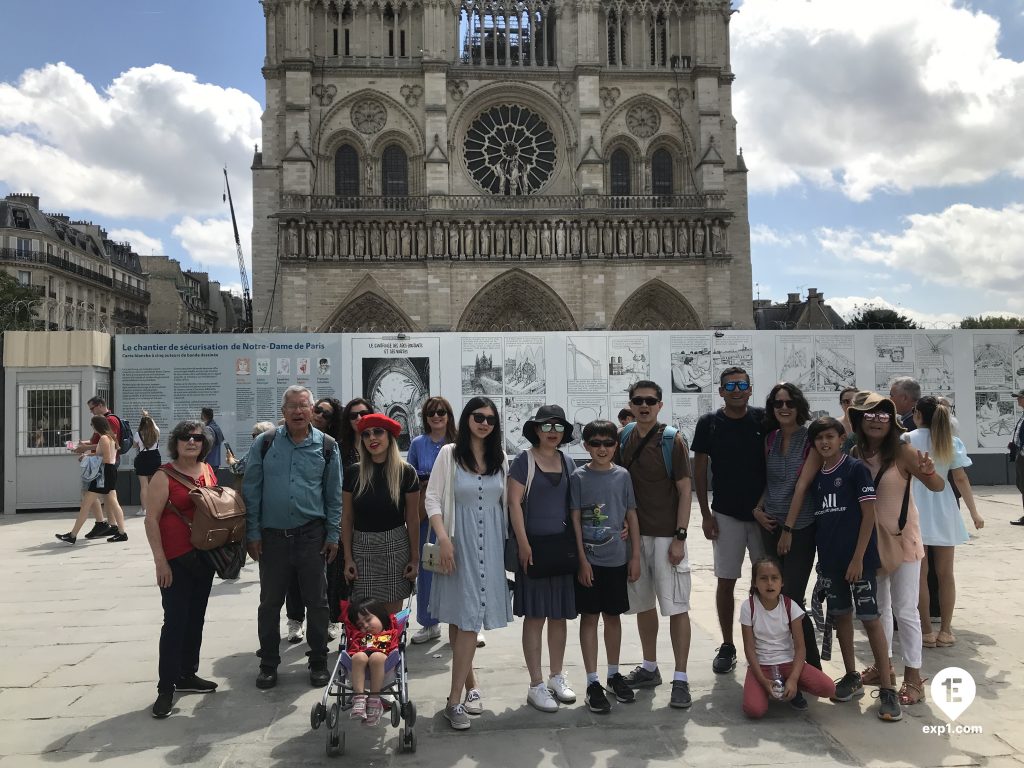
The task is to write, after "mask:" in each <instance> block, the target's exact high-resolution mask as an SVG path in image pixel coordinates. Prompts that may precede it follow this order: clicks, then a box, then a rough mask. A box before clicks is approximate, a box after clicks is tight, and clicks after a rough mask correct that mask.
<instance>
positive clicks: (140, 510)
mask: <svg viewBox="0 0 1024 768" xmlns="http://www.w3.org/2000/svg"><path fill="white" fill-rule="evenodd" d="M135 516H136V517H145V516H146V510H144V509H142V508H140V509H139V511H138V512H136V513H135Z"/></svg>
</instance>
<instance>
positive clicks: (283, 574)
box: [242, 385, 341, 688]
mask: <svg viewBox="0 0 1024 768" xmlns="http://www.w3.org/2000/svg"><path fill="white" fill-rule="evenodd" d="M281 412H282V413H283V414H284V424H283V425H281V426H279V427H277V428H276V429H275V430H272V431H269V432H264V433H263V434H261V435H260V436H259V437H257V438H256V439H255V440H254V441H253V444H252V446H251V447H250V448H249V455H248V456H247V457H246V472H245V478H244V480H243V481H242V494H243V496H244V497H245V510H246V514H245V523H246V531H245V535H246V539H247V540H248V547H247V548H248V550H249V555H250V557H252V559H253V560H256V561H257V562H258V563H259V565H260V607H259V613H258V618H257V626H258V631H259V638H260V671H259V674H258V675H257V676H256V686H257V687H258V688H273V687H274V686H275V685H277V667H278V665H279V664H280V663H281V653H280V648H279V646H280V644H281V606H282V605H284V601H285V595H286V594H287V592H288V585H289V583H290V582H291V580H292V577H293V575H294V576H297V577H298V580H299V587H300V591H301V593H302V600H303V602H304V603H305V606H306V641H307V642H308V643H309V682H310V685H312V686H313V687H316V688H320V687H323V686H325V685H327V682H328V679H329V678H330V674H329V673H328V671H327V621H328V610H327V574H326V571H325V568H324V566H325V560H326V562H327V563H330V562H332V561H333V560H334V559H335V558H336V557H337V556H338V537H339V533H340V530H341V529H340V524H341V462H340V461H339V458H338V450H337V449H336V447H335V446H334V445H333V443H334V439H333V438H331V437H330V436H328V435H324V433H323V432H321V431H320V430H318V429H316V428H315V427H313V426H312V424H310V419H311V418H312V414H313V393H312V392H310V391H309V390H308V389H307V388H306V387H302V386H298V385H293V386H290V387H288V389H286V390H285V391H284V397H283V398H282V401H281ZM268 438H269V439H270V440H271V442H270V447H269V448H267V449H265V450H264V443H265V442H267V440H268Z"/></svg>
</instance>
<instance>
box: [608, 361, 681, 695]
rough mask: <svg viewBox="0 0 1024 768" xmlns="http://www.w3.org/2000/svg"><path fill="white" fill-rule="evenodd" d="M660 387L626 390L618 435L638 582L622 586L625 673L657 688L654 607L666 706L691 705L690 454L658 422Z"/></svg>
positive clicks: (633, 682)
mask: <svg viewBox="0 0 1024 768" xmlns="http://www.w3.org/2000/svg"><path fill="white" fill-rule="evenodd" d="M661 407H662V401H661V387H660V386H658V385H657V384H656V383H654V382H653V381H646V380H642V381H638V382H636V383H635V384H633V385H632V386H631V387H630V388H629V409H630V411H632V413H633V416H634V418H635V421H634V422H633V423H632V424H627V425H626V426H625V427H623V429H622V431H621V432H620V433H619V445H618V448H617V454H616V463H617V464H619V465H621V466H623V467H625V468H626V469H627V470H628V471H629V475H630V478H631V480H632V481H633V494H634V496H635V497H636V507H637V520H638V522H639V524H640V577H639V578H638V579H637V580H636V581H635V582H631V583H630V584H629V585H628V594H629V612H630V613H635V614H636V626H637V631H638V632H639V634H640V646H641V649H642V650H643V655H644V658H643V663H642V664H641V665H640V666H639V667H637V668H636V669H634V670H633V671H632V672H630V673H629V674H628V675H626V678H625V679H626V684H627V685H629V686H630V687H631V688H654V687H655V686H658V685H661V672H660V671H659V670H658V661H657V659H658V653H657V648H658V608H660V609H661V615H662V616H668V617H669V633H670V635H671V638H672V653H673V656H674V661H675V673H674V675H673V677H672V696H671V699H670V701H669V704H670V706H672V707H676V708H678V709H686V708H688V707H689V706H690V704H691V703H692V698H691V697H690V683H689V679H688V678H687V676H686V664H687V660H688V658H689V655H690V613H689V611H690V560H689V557H688V556H687V552H686V528H687V526H688V525H689V524H690V451H689V449H688V448H687V447H686V441H685V440H683V437H682V435H681V434H680V433H679V432H678V431H677V430H676V428H675V427H669V426H666V425H665V424H661V423H659V422H658V414H659V413H660V412H661Z"/></svg>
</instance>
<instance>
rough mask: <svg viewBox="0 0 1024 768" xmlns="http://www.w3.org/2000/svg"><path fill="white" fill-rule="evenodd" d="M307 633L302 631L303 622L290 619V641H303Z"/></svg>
mask: <svg viewBox="0 0 1024 768" xmlns="http://www.w3.org/2000/svg"><path fill="white" fill-rule="evenodd" d="M305 636H306V634H305V633H304V632H303V631H302V622H301V621H293V620H292V619H288V642H289V643H301V642H302V639H303V638H304V637H305Z"/></svg>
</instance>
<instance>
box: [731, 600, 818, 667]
mask: <svg viewBox="0 0 1024 768" xmlns="http://www.w3.org/2000/svg"><path fill="white" fill-rule="evenodd" d="M753 597H754V618H753V620H751V618H750V598H749V597H748V598H747V599H746V600H744V601H743V602H742V603H741V604H740V624H742V625H743V626H745V627H752V628H753V630H754V651H755V653H756V654H757V660H758V661H759V662H760V663H761V665H762V666H768V665H771V664H787V663H789V662H791V661H792V660H793V655H794V650H793V631H792V630H791V629H790V625H789V622H790V621H796V620H797V619H799V618H802V617H803V615H804V611H803V609H802V608H801V607H800V606H799V605H798V604H797V602H796V601H795V600H793V601H790V606H789V616H787V615H786V599H785V598H784V597H779V604H778V605H776V606H775V609H774V610H771V611H769V610H766V609H765V607H764V606H763V605H761V600H760V599H759V598H758V597H757V595H754V596H753Z"/></svg>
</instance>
